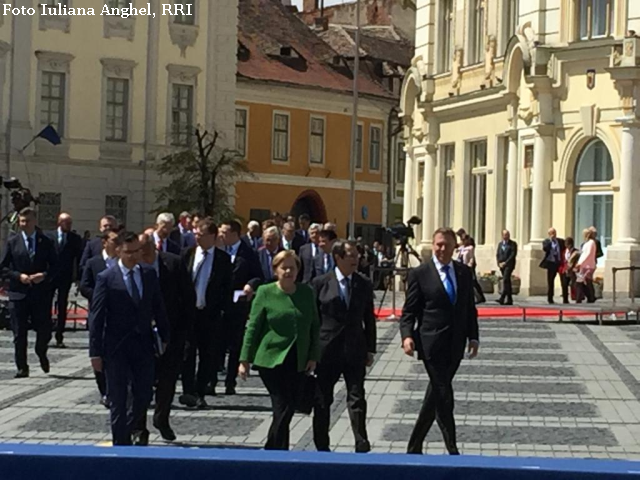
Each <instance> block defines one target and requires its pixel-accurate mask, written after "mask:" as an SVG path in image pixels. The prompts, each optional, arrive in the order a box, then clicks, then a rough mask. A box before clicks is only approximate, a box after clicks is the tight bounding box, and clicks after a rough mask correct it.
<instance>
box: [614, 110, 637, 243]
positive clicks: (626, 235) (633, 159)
mask: <svg viewBox="0 0 640 480" xmlns="http://www.w3.org/2000/svg"><path fill="white" fill-rule="evenodd" d="M620 143H621V147H622V148H621V159H620V195H619V199H620V201H619V202H618V205H616V210H617V213H618V223H617V230H618V235H617V237H618V241H617V242H616V243H617V244H622V245H625V244H626V245H638V239H640V234H639V228H640V225H638V210H637V209H638V204H639V202H638V201H639V200H640V195H638V193H637V190H638V186H640V165H638V162H637V160H638V154H639V153H640V123H638V122H637V121H636V120H635V119H633V118H632V119H630V120H627V119H623V120H622V135H621V139H620Z"/></svg>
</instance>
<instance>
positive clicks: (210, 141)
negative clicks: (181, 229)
mask: <svg viewBox="0 0 640 480" xmlns="http://www.w3.org/2000/svg"><path fill="white" fill-rule="evenodd" d="M194 138H195V142H194V143H193V146H192V147H191V148H187V149H186V150H183V151H181V152H177V153H172V154H170V155H167V156H166V157H164V158H162V159H161V161H160V163H159V164H158V165H157V167H156V169H157V171H158V173H159V174H160V175H162V176H164V177H169V178H170V182H169V183H168V184H167V185H166V186H163V187H160V188H158V189H156V190H155V193H156V204H157V205H158V207H157V208H156V209H155V210H154V212H155V213H159V212H167V211H168V212H174V213H179V212H182V211H190V212H199V213H201V214H204V215H207V216H211V217H213V218H214V219H215V221H216V222H219V221H221V220H223V219H225V218H230V217H234V216H235V214H234V212H233V210H232V208H231V206H230V197H229V193H228V187H229V186H231V185H233V184H234V183H235V181H236V180H237V179H238V178H239V177H250V176H251V173H250V172H249V169H248V167H247V162H246V160H244V159H243V158H242V157H241V156H240V155H239V154H238V152H236V151H235V150H231V149H223V148H221V147H219V146H218V145H217V143H218V139H219V136H218V132H215V131H214V133H213V134H210V133H209V132H206V131H205V132H204V133H201V132H200V131H199V130H198V129H196V130H195V132H194Z"/></svg>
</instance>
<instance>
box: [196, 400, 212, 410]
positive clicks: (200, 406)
mask: <svg viewBox="0 0 640 480" xmlns="http://www.w3.org/2000/svg"><path fill="white" fill-rule="evenodd" d="M208 407H209V405H207V402H206V401H205V399H204V397H198V399H197V400H196V408H197V409H198V410H206V409H207V408H208Z"/></svg>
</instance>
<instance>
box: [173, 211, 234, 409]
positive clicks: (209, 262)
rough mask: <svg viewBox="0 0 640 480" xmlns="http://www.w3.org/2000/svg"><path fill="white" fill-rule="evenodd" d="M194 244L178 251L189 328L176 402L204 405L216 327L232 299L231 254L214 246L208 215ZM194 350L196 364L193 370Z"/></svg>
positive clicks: (211, 374) (210, 378) (214, 233)
mask: <svg viewBox="0 0 640 480" xmlns="http://www.w3.org/2000/svg"><path fill="white" fill-rule="evenodd" d="M195 235H196V242H197V244H198V246H197V247H194V248H188V249H186V250H184V251H183V252H182V257H181V259H182V263H183V265H184V267H185V268H186V270H187V272H188V278H189V282H188V286H187V299H186V309H185V310H186V314H188V315H191V317H192V319H193V320H192V321H193V329H192V332H191V333H190V335H189V338H188V340H187V347H186V354H185V363H184V368H183V370H182V390H183V395H181V396H180V399H179V400H180V403H182V404H184V405H187V406H188V407H197V408H199V409H204V408H207V402H205V399H204V396H205V393H206V390H207V385H209V383H210V382H212V381H213V380H214V371H215V367H216V366H217V363H218V360H217V357H216V351H215V347H216V334H217V332H219V331H220V323H221V322H222V315H223V312H224V311H226V310H228V309H229V307H230V306H231V304H232V302H233V284H232V280H233V279H232V276H233V266H232V264H231V257H230V256H229V255H228V254H227V253H226V252H225V251H224V250H220V249H219V248H216V247H215V245H216V241H217V237H218V227H217V226H216V224H215V223H214V222H213V219H211V218H210V217H206V218H203V219H202V220H200V223H199V224H198V225H197V226H196V231H195ZM196 354H197V355H198V368H197V374H196Z"/></svg>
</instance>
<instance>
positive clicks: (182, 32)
mask: <svg viewBox="0 0 640 480" xmlns="http://www.w3.org/2000/svg"><path fill="white" fill-rule="evenodd" d="M169 19H170V20H169V36H170V37H171V42H172V43H173V44H174V45H177V46H178V47H179V48H180V55H181V56H182V57H186V56H187V48H188V47H193V46H194V45H195V44H196V40H197V39H198V35H199V34H200V27H199V26H198V25H184V24H181V23H175V22H174V20H173V17H171V16H170V17H169Z"/></svg>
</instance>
